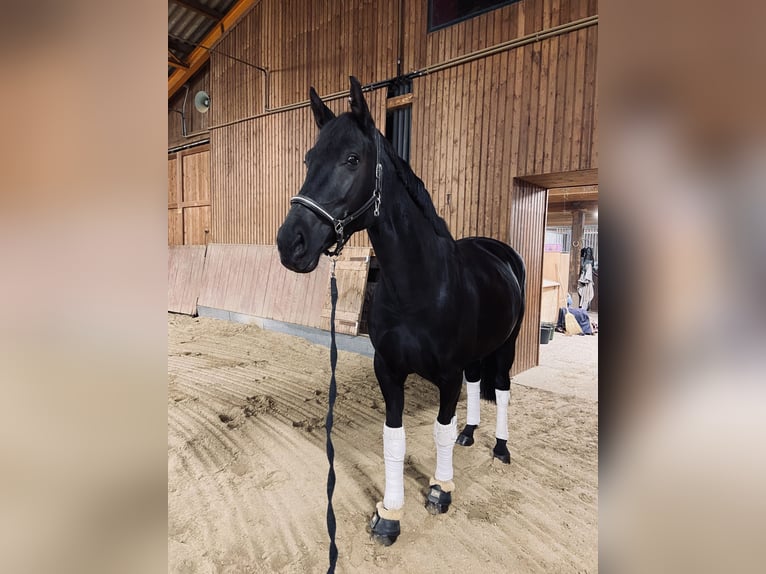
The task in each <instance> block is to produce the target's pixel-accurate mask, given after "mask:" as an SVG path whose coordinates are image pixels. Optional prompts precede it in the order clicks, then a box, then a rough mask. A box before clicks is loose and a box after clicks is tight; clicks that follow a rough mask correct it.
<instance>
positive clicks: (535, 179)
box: [519, 168, 598, 189]
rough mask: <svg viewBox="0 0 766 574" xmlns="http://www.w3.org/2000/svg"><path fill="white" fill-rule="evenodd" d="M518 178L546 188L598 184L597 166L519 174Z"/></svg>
mask: <svg viewBox="0 0 766 574" xmlns="http://www.w3.org/2000/svg"><path fill="white" fill-rule="evenodd" d="M519 179H523V180H524V181H528V182H529V183H534V184H535V185H539V186H540V187H544V188H546V189H551V188H553V187H574V186H584V185H598V168H593V169H582V170H578V171H567V172H562V173H546V174H541V175H524V176H519Z"/></svg>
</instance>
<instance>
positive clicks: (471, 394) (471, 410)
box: [463, 375, 481, 425]
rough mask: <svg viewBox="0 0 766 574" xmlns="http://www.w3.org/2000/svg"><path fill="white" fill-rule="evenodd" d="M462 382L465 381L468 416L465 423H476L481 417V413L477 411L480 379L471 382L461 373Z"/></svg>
mask: <svg viewBox="0 0 766 574" xmlns="http://www.w3.org/2000/svg"><path fill="white" fill-rule="evenodd" d="M463 382H465V389H466V395H467V397H468V417H467V418H466V421H465V423H466V424H468V425H478V424H479V421H480V419H481V413H480V412H479V395H480V393H481V381H476V382H475V383H472V382H471V381H468V380H467V379H466V378H465V375H463Z"/></svg>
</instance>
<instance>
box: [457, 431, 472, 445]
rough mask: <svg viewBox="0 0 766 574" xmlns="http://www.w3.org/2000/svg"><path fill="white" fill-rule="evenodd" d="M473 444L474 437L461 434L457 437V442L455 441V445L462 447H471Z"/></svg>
mask: <svg viewBox="0 0 766 574" xmlns="http://www.w3.org/2000/svg"><path fill="white" fill-rule="evenodd" d="M473 442H474V441H473V437H472V436H469V435H467V434H463V433H460V434H459V435H457V440H456V441H455V444H459V445H460V446H471V445H472V444H473Z"/></svg>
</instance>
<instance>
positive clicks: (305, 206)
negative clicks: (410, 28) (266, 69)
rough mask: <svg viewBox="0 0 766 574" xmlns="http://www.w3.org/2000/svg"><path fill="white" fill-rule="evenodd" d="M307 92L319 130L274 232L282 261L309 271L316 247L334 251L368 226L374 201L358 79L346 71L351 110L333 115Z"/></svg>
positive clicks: (369, 127) (374, 146)
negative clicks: (300, 181)
mask: <svg viewBox="0 0 766 574" xmlns="http://www.w3.org/2000/svg"><path fill="white" fill-rule="evenodd" d="M309 96H310V100H311V110H312V112H313V113H314V120H315V121H316V124H317V126H319V136H318V137H317V140H316V143H315V144H314V147H313V148H311V149H310V150H309V151H308V153H306V159H305V164H306V168H307V172H306V179H305V180H304V182H303V186H302V187H301V190H300V192H299V193H298V195H297V196H295V197H293V198H292V199H291V200H290V202H291V204H292V206H291V208H290V211H289V212H288V214H287V217H286V218H285V221H284V222H283V223H282V226H281V227H280V228H279V232H278V233H277V248H278V249H279V256H280V258H281V260H282V264H283V265H284V266H285V267H287V268H288V269H290V270H292V271H296V272H298V273H308V272H310V271H313V270H314V268H315V267H316V266H317V263H318V262H319V257H320V256H321V255H322V253H325V252H328V250H329V249H330V248H331V247H332V246H333V245H336V252H337V250H338V249H339V248H340V247H342V246H343V244H344V243H345V242H346V241H347V240H348V238H349V237H350V236H351V235H352V234H353V233H354V232H356V231H359V230H361V229H366V228H367V227H369V225H370V224H371V223H372V221H373V218H374V217H375V216H376V215H377V213H378V207H379V205H380V188H379V182H380V179H379V178H376V165H377V164H378V162H379V159H378V148H379V146H380V144H379V142H378V132H377V129H376V128H375V124H374V122H373V120H372V116H371V115H370V110H369V108H368V107H367V102H365V100H364V96H363V95H362V86H361V85H360V83H359V81H358V80H357V79H356V78H354V77H353V76H352V77H351V96H350V98H349V101H350V103H351V111H350V112H347V113H344V114H341V115H340V116H338V117H335V114H333V112H332V111H331V110H330V109H329V108H328V107H327V106H326V105H325V103H324V102H323V101H322V99H321V98H320V97H319V96H318V95H317V93H316V91H315V90H314V88H313V87H312V88H311V90H310V92H309Z"/></svg>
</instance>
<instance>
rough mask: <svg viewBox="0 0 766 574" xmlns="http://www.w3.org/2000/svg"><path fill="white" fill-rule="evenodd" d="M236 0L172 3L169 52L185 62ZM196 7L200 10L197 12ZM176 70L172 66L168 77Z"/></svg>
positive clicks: (172, 1)
mask: <svg viewBox="0 0 766 574" xmlns="http://www.w3.org/2000/svg"><path fill="white" fill-rule="evenodd" d="M235 2H236V0H168V50H169V51H170V53H172V54H173V55H174V56H175V57H176V58H178V60H180V61H181V63H185V62H186V61H187V59H188V57H189V54H191V52H192V51H193V50H194V48H195V47H196V46H197V44H199V42H200V41H201V40H202V39H203V38H204V37H205V36H206V35H207V33H208V32H210V30H212V29H213V27H214V26H216V25H217V24H218V23H219V22H220V21H221V19H222V18H223V16H224V15H225V14H226V13H227V12H228V11H229V9H230V8H231V7H232V5H233V4H234V3H235ZM195 8H196V9H195ZM174 70H175V67H174V66H172V65H168V76H169V75H170V74H172V73H173V71H174Z"/></svg>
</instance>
